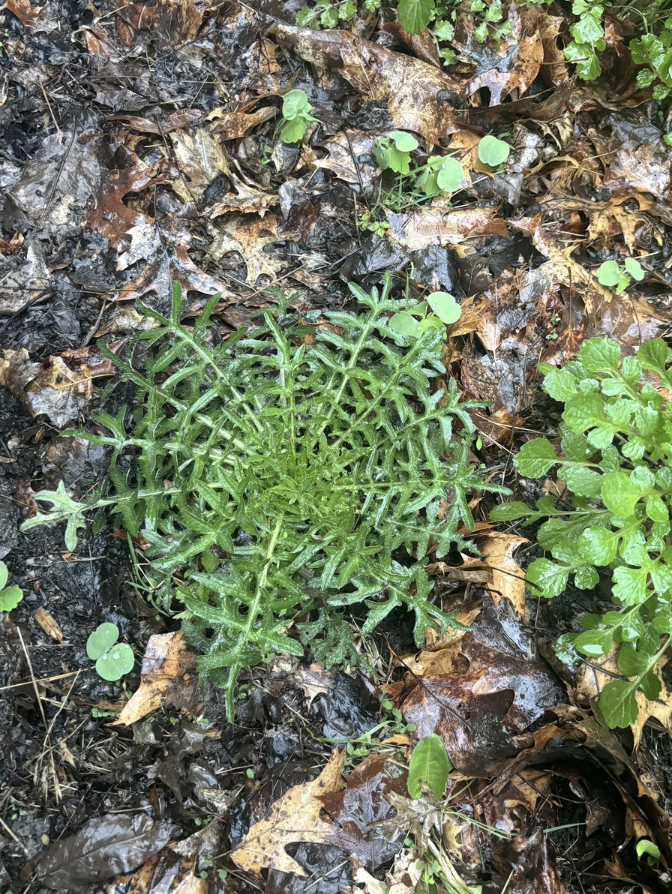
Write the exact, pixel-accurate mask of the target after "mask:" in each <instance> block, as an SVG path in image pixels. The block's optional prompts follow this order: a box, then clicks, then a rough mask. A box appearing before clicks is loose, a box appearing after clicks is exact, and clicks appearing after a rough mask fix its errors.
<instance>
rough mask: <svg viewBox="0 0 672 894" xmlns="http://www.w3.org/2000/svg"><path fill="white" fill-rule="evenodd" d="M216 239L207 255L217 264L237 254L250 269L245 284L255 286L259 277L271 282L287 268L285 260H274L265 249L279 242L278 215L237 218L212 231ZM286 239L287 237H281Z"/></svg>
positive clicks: (213, 228)
mask: <svg viewBox="0 0 672 894" xmlns="http://www.w3.org/2000/svg"><path fill="white" fill-rule="evenodd" d="M210 232H211V233H212V235H213V237H214V238H213V241H212V245H211V246H210V248H209V250H208V254H210V256H211V257H212V258H214V259H215V260H216V261H218V260H219V259H220V258H222V257H223V256H224V255H226V254H228V253H229V252H233V251H235V252H238V253H239V254H240V255H241V257H242V259H243V261H244V262H245V265H246V267H247V277H246V281H247V283H248V285H250V286H253V287H254V286H255V285H256V283H257V280H258V279H259V277H260V276H262V275H263V276H268V277H270V279H271V280H272V281H275V280H276V279H277V274H278V273H279V272H280V271H281V270H282V269H283V268H284V267H285V266H286V264H287V261H286V259H285V260H283V259H282V258H274V257H272V256H271V255H268V254H266V252H265V251H264V247H265V246H267V245H273V244H274V243H276V242H278V240H279V238H280V237H279V236H278V221H277V218H276V216H275V214H267V215H266V216H265V217H264V218H263V219H261V218H258V217H256V218H252V219H251V220H250V219H249V218H246V217H235V218H230V219H227V220H226V221H225V222H224V223H222V224H219V226H213V227H212V228H211V230H210ZM282 238H283V239H286V238H287V234H284V235H283V236H282Z"/></svg>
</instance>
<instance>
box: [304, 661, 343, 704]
mask: <svg viewBox="0 0 672 894" xmlns="http://www.w3.org/2000/svg"><path fill="white" fill-rule="evenodd" d="M294 679H295V680H296V682H297V683H298V684H299V686H300V687H301V689H302V690H303V695H304V698H305V699H306V708H307V709H308V710H309V711H310V708H311V705H312V704H313V702H314V701H315V699H316V698H317V697H318V696H319V695H329V693H330V692H331V691H332V690H333V688H334V684H335V674H334V672H333V671H328V670H325V669H324V668H323V667H321V666H320V665H319V664H311V665H310V667H303V666H302V667H299V668H298V670H296V671H295V673H294Z"/></svg>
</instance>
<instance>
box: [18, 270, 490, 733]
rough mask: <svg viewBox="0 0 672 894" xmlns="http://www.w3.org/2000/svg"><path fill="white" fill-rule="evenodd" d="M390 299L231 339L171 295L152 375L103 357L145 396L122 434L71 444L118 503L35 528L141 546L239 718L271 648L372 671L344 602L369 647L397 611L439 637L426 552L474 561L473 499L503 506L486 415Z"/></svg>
mask: <svg viewBox="0 0 672 894" xmlns="http://www.w3.org/2000/svg"><path fill="white" fill-rule="evenodd" d="M390 288H391V280H390V279H389V277H388V278H387V279H386V282H385V286H384V288H383V289H382V291H380V292H379V291H378V290H377V289H374V290H373V291H372V292H371V294H370V295H368V294H366V293H365V292H364V291H363V290H362V289H360V288H359V287H356V286H351V290H352V292H353V294H354V296H355V298H356V299H357V300H358V301H359V302H360V303H361V305H362V306H363V312H361V313H355V312H352V313H349V312H330V313H327V314H326V316H327V317H328V320H329V324H328V325H322V326H317V327H316V326H312V325H306V324H302V323H300V321H297V319H296V317H295V316H293V315H289V314H288V312H287V309H286V307H285V306H284V305H283V304H281V306H280V308H279V309H275V310H272V309H267V310H265V311H264V312H263V319H261V320H260V323H259V325H258V326H256V327H255V328H252V329H250V330H246V331H239V332H237V333H235V334H233V335H231V336H230V337H229V338H228V339H227V340H224V341H222V339H221V338H220V337H219V333H218V332H214V334H213V330H212V329H211V321H210V315H211V313H212V311H213V310H214V308H215V307H216V305H217V301H218V296H214V297H213V298H212V299H210V301H209V302H208V303H207V304H206V306H205V308H204V310H203V311H202V313H201V314H200V316H199V318H198V320H197V321H196V323H195V325H194V327H193V329H189V328H186V327H185V326H183V325H182V323H181V322H180V320H181V316H182V314H183V311H184V302H183V301H182V298H181V296H180V289H179V285H176V286H175V288H174V292H173V302H172V310H171V314H170V316H169V317H166V316H163V315H162V314H160V313H158V312H157V311H155V310H152V309H146V313H147V314H148V315H149V316H151V317H153V318H154V319H155V320H156V321H157V323H158V328H155V329H152V330H150V331H148V332H143V333H140V334H139V335H138V339H139V340H142V341H144V343H145V344H146V345H147V346H148V347H153V348H154V350H153V351H150V352H149V354H150V355H151V356H150V357H149V359H148V360H147V361H146V368H145V371H144V374H143V373H141V372H139V371H138V370H136V369H135V368H133V366H132V365H131V364H130V363H129V362H126V361H123V360H119V359H118V358H116V357H114V355H112V354H111V353H110V352H109V351H107V350H106V349H105V354H106V356H108V357H109V358H110V359H112V360H114V362H115V363H116V364H117V365H118V366H119V367H120V369H121V370H122V372H123V374H124V375H125V376H126V377H127V378H128V379H129V380H130V381H132V382H134V383H135V384H136V386H137V401H136V404H135V407H134V409H133V412H132V420H131V421H130V424H128V425H127V420H126V417H127V413H126V410H122V411H121V412H120V413H119V414H118V416H116V417H113V416H111V415H109V414H101V415H100V416H98V417H97V421H98V423H99V424H100V426H101V427H102V429H104V431H100V432H99V433H80V434H82V435H83V436H84V437H86V438H87V439H88V440H89V441H91V442H92V443H94V444H97V445H104V446H107V447H109V448H110V450H111V464H110V472H109V490H108V492H101V493H98V494H96V495H92V496H91V498H90V499H88V500H87V501H86V502H83V503H77V502H76V501H74V500H71V498H70V497H68V496H67V494H66V493H65V490H64V489H63V488H62V487H59V490H58V491H50V492H45V493H42V494H38V499H46V500H48V501H51V502H52V506H53V509H52V511H51V512H49V513H46V514H43V515H40V516H37V517H35V518H32V519H29V520H28V521H27V522H25V523H24V526H23V527H24V529H25V528H30V527H32V526H34V525H37V524H44V523H50V522H52V521H66V522H67V523H68V527H67V531H68V536H69V537H70V538H71V539H72V538H73V536H76V532H77V530H78V528H80V527H82V526H84V525H85V523H86V521H85V517H86V516H87V515H88V514H94V513H96V512H98V513H102V512H104V511H105V510H108V511H111V512H112V513H113V514H114V516H115V523H117V522H118V523H121V524H122V525H123V527H124V528H125V529H126V531H127V532H128V533H129V534H130V535H131V536H133V537H136V536H138V535H139V534H140V533H142V537H143V538H144V540H145V541H146V542H147V543H148V544H149V547H148V549H147V550H146V553H145V558H146V560H147V561H146V562H145V563H144V565H142V566H141V567H142V570H143V573H144V574H145V575H146V580H147V587H148V589H149V591H150V592H151V594H152V596H153V599H154V601H155V603H156V604H157V605H161V606H162V607H163V609H164V610H165V611H171V610H173V608H174V606H175V603H176V601H177V602H179V603H181V605H182V611H181V613H180V615H179V617H180V618H181V619H182V621H183V625H184V628H185V630H186V633H187V636H188V637H189V638H190V640H191V641H192V643H194V644H195V645H197V646H198V647H199V648H200V650H201V652H202V655H201V657H200V669H201V670H202V672H204V673H206V674H209V675H210V676H211V677H212V678H213V679H215V680H216V681H217V682H219V683H220V684H221V685H222V686H223V688H224V690H225V692H226V699H227V707H228V711H229V716H230V717H231V718H232V717H233V705H234V687H235V683H236V678H237V677H238V675H239V673H240V672H241V671H242V670H244V669H246V668H249V667H251V666H252V665H255V664H257V663H259V662H264V661H268V660H270V659H271V658H272V657H273V655H274V654H275V653H277V652H289V653H291V654H294V655H302V654H303V645H302V642H303V643H306V644H310V646H311V648H312V651H313V654H314V655H315V657H316V658H317V660H319V661H324V662H326V663H330V664H334V663H344V662H345V663H349V664H353V663H355V662H358V661H361V658H360V656H359V653H358V652H357V650H356V649H355V648H354V645H353V634H352V631H351V628H350V626H349V624H348V623H346V621H345V620H344V614H343V613H344V610H346V609H348V608H349V607H351V606H358V613H359V616H360V617H361V618H362V626H361V634H362V635H366V634H368V633H370V632H371V631H372V630H373V629H374V628H375V627H376V625H378V624H379V623H380V622H381V621H382V620H383V619H384V618H385V617H386V616H387V615H388V614H389V613H390V612H391V611H392V610H393V609H396V608H399V607H403V608H405V609H407V610H408V611H410V612H413V613H414V616H415V627H414V630H415V639H416V642H417V644H418V646H420V645H421V644H422V642H423V640H424V636H425V630H426V628H427V626H428V625H429V626H432V627H435V628H439V629H442V628H445V627H446V625H447V624H448V622H449V621H451V618H450V617H448V616H446V615H445V614H444V613H443V612H442V611H441V610H440V608H439V606H437V605H434V604H433V602H432V601H431V595H432V591H433V583H432V581H431V580H430V579H429V577H428V576H427V572H426V568H425V566H426V564H427V563H428V561H429V559H428V554H429V553H430V552H431V551H435V552H436V555H437V556H439V557H440V556H443V555H445V554H446V553H447V552H448V551H449V550H450V549H451V548H453V547H457V548H458V549H460V550H465V549H467V550H469V549H471V546H470V544H469V542H468V541H465V539H464V536H463V534H462V533H459V532H458V528H459V527H460V525H464V526H465V527H466V528H467V529H471V528H472V527H473V518H472V514H471V511H470V509H469V505H468V500H469V495H470V494H471V492H473V491H474V490H490V491H499V492H503V491H504V490H505V489H503V488H502V487H501V486H499V485H495V484H490V483H486V476H485V474H484V472H483V471H482V470H481V469H480V468H479V467H478V466H473V465H471V464H470V461H469V444H470V443H471V441H472V439H473V436H474V427H473V423H472V422H471V419H470V417H469V415H468V412H467V411H468V410H469V409H470V408H471V407H473V406H477V404H474V403H470V402H464V403H460V401H459V399H458V394H457V388H456V385H455V382H454V381H452V380H449V381H448V388H447V390H444V389H435V388H433V384H432V383H433V381H434V378H435V377H436V376H441V375H445V368H444V366H443V363H442V355H441V347H442V341H443V333H442V331H441V330H439V329H437V328H434V327H428V328H426V329H425V330H424V331H422V332H421V333H420V334H419V336H418V337H415V338H414V337H409V336H404V335H401V334H399V333H398V332H395V331H394V329H392V328H391V327H390V325H389V320H390V317H391V316H392V315H393V314H394V313H396V312H397V311H398V310H400V309H405V308H407V307H409V306H413V305H414V304H415V302H414V301H413V300H392V299H390V297H389V291H390ZM55 499H56V502H54V500H55ZM66 499H67V501H69V502H66ZM462 530H464V529H462ZM451 623H452V621H451ZM293 631H297V632H298V634H299V637H300V640H299V639H297V638H295V636H294V635H292V634H293Z"/></svg>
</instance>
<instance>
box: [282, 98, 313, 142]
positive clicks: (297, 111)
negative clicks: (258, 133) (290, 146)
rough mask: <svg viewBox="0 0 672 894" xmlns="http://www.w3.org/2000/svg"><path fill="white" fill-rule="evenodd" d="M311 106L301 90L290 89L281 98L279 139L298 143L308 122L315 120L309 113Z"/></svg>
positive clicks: (311, 109)
mask: <svg viewBox="0 0 672 894" xmlns="http://www.w3.org/2000/svg"><path fill="white" fill-rule="evenodd" d="M312 111H313V107H312V106H311V104H310V103H309V102H308V97H307V96H306V94H305V92H304V91H303V90H290V91H289V93H285V95H284V97H283V99H282V118H281V119H280V121H279V122H278V130H279V131H280V139H281V140H282V142H283V143H298V142H299V141H300V140H302V139H303V136H304V134H305V132H306V130H307V128H308V124H309V123H310V122H312V121H317V118H314V117H313V116H312V115H311V112H312Z"/></svg>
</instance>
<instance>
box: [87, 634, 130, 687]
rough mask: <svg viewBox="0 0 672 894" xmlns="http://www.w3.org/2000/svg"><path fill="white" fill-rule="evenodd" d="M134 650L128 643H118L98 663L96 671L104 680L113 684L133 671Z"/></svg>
mask: <svg viewBox="0 0 672 894" xmlns="http://www.w3.org/2000/svg"><path fill="white" fill-rule="evenodd" d="M134 663H135V658H134V656H133V650H132V649H131V647H130V646H127V645H126V643H117V644H116V645H115V646H112V648H111V649H108V651H107V652H105V654H104V655H101V657H100V658H99V659H98V661H96V671H97V672H98V676H99V677H102V678H103V680H108V681H109V682H110V683H113V682H114V681H115V680H119V679H120V678H121V677H123V676H124V674H127V673H129V672H130V671H132V670H133V664H134Z"/></svg>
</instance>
